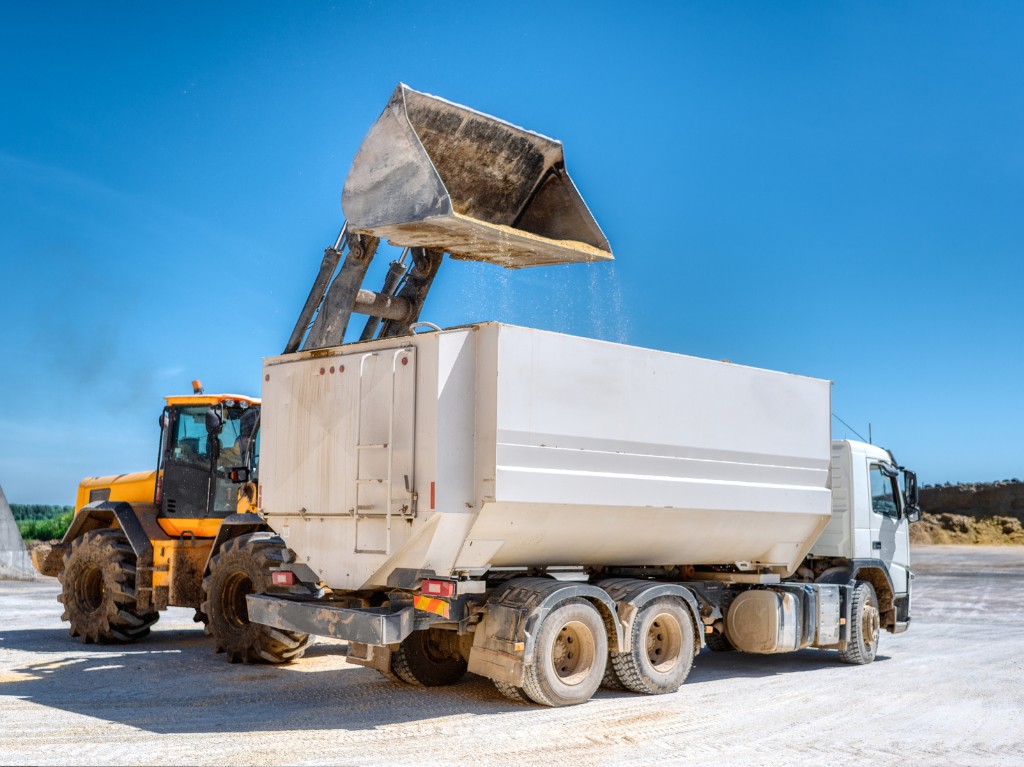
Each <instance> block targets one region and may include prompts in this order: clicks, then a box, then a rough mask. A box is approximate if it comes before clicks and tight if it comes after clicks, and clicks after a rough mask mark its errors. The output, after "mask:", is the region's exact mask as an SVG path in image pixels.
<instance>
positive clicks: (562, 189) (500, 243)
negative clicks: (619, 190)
mask: <svg viewBox="0 0 1024 767" xmlns="http://www.w3.org/2000/svg"><path fill="white" fill-rule="evenodd" d="M341 207H342V210H343V211H344V213H345V217H346V219H347V220H348V226H349V228H350V231H353V232H358V233H361V234H369V235H373V236H375V237H381V238H384V239H387V240H388V241H390V242H391V244H392V245H399V246H407V247H424V248H431V249H435V250H444V251H446V252H448V253H449V254H451V256H452V257H453V258H459V259H465V260H470V261H488V262H490V263H495V264H500V265H501V266H505V267H508V268H511V269H518V268H520V267H524V266H539V265H545V264H566V263H575V262H581V261H609V260H611V258H612V254H611V248H610V246H609V245H608V240H607V239H606V238H605V236H604V234H602V232H601V229H600V227H599V226H598V225H597V222H596V221H595V220H594V217H593V216H592V215H591V214H590V211H589V210H588V209H587V206H586V204H585V203H584V202H583V198H582V197H580V194H579V192H578V191H577V190H576V187H575V186H574V185H573V183H572V179H570V178H569V174H568V173H566V171H565V160H564V157H563V155H562V144H561V142H559V141H555V140H554V139H550V138H547V137H546V136H541V135H540V134H538V133H532V132H530V131H527V130H523V129H522V128H518V127H516V126H514V125H511V124H509V123H507V122H504V121H502V120H499V119H497V118H495V117H491V116H489V115H485V114H481V113H480V112H475V111H473V110H472V109H468V108H467V107H464V106H460V105H458V104H453V103H451V102H449V101H445V100H443V99H439V98H437V97H436V96H430V95H427V94H425V93H419V92H418V91H414V90H412V89H411V88H409V87H407V86H406V85H402V84H400V85H399V86H398V87H397V88H396V89H395V92H394V93H393V94H392V96H391V100H390V101H389V102H388V105H387V107H386V108H385V109H384V112H383V113H382V114H381V116H380V118H379V119H378V120H377V122H376V123H375V124H374V126H373V127H372V128H371V129H370V132H369V133H368V134H367V135H366V138H364V139H363V143H362V146H360V148H359V151H358V153H357V154H356V157H355V160H354V161H353V162H352V169H351V170H350V171H349V174H348V178H347V179H345V188H344V190H343V191H342V195H341Z"/></svg>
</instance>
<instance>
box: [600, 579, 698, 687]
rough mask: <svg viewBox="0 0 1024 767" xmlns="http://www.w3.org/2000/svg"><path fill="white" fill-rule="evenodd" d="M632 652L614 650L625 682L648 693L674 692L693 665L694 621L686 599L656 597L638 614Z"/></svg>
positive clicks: (614, 659) (618, 671)
mask: <svg viewBox="0 0 1024 767" xmlns="http://www.w3.org/2000/svg"><path fill="white" fill-rule="evenodd" d="M631 632H632V636H631V637H630V640H631V641H630V647H631V648H632V649H631V650H630V651H629V652H617V653H612V655H611V663H612V666H614V667H615V675H616V676H617V677H618V679H619V681H620V682H621V683H622V686H623V687H625V688H626V689H627V690H631V691H632V692H639V693H643V694H645V695H664V694H665V693H670V692H675V691H676V690H678V689H679V685H681V684H682V683H683V681H684V680H685V679H686V677H687V676H688V675H689V673H690V669H691V668H692V667H693V621H691V620H690V615H689V611H688V610H687V608H686V607H685V606H684V605H683V603H682V602H681V601H680V600H678V599H674V598H672V597H663V598H661V599H655V600H654V601H652V602H648V603H647V604H646V605H644V606H643V607H642V608H641V609H640V611H639V612H638V613H637V615H636V619H635V620H634V621H633V626H632V629H631Z"/></svg>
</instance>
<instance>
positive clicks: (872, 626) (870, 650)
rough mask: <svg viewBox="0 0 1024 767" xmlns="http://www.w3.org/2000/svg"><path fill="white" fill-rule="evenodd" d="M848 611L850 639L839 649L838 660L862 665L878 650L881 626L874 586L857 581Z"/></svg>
mask: <svg viewBox="0 0 1024 767" xmlns="http://www.w3.org/2000/svg"><path fill="white" fill-rule="evenodd" d="M850 613H851V619H850V623H851V625H850V639H849V641H848V642H847V643H846V649H845V650H840V651H839V660H841V661H843V663H850V664H852V665H854V666H863V665H865V664H867V663H870V662H871V661H873V660H874V659H875V654H876V653H877V652H878V636H879V634H880V633H881V628H882V627H881V615H880V614H879V612H878V597H877V596H876V595H875V587H874V586H872V585H871V584H870V583H868V582H866V581H860V582H859V583H857V585H856V587H855V588H854V589H853V605H852V609H851V611H850Z"/></svg>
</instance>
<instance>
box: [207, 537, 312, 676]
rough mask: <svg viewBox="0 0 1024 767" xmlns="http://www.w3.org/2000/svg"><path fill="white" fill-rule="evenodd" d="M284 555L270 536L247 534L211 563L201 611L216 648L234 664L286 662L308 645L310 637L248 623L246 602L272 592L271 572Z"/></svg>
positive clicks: (283, 547)
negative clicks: (253, 597) (248, 597)
mask: <svg viewBox="0 0 1024 767" xmlns="http://www.w3.org/2000/svg"><path fill="white" fill-rule="evenodd" d="M284 551H285V546H284V541H282V540H281V539H280V538H278V537H277V536H276V535H274V534H273V533H250V534H248V535H240V536H239V537H238V538H235V539H233V540H230V541H228V542H227V543H225V544H224V546H223V547H222V548H221V550H220V551H218V552H217V554H215V555H214V557H213V559H212V560H210V574H209V575H208V576H206V578H204V579H203V605H202V607H201V608H200V612H201V613H202V614H203V615H204V616H205V617H206V633H208V634H211V635H212V636H213V641H214V646H215V649H216V650H217V652H223V653H226V654H227V656H228V660H229V661H231V662H232V663H241V662H243V661H244V662H245V663H260V662H266V663H287V662H289V661H293V660H296V659H297V658H301V657H302V654H303V653H304V652H305V651H306V647H307V646H308V645H309V634H300V633H299V632H297V631H285V630H283V629H277V628H272V627H270V626H264V625H262V624H260V623H251V622H250V621H249V609H248V606H247V605H246V601H245V598H246V597H247V596H248V595H249V594H261V593H265V592H267V591H269V590H270V587H271V580H270V577H271V576H270V572H271V570H270V568H271V567H272V566H274V565H277V564H280V563H281V562H282V560H283V554H284Z"/></svg>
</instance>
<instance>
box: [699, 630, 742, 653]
mask: <svg viewBox="0 0 1024 767" xmlns="http://www.w3.org/2000/svg"><path fill="white" fill-rule="evenodd" d="M704 644H705V645H706V646H707V648H708V649H709V650H711V651H712V652H733V651H734V650H735V649H736V648H735V647H733V646H732V642H730V641H729V639H728V637H726V635H725V634H723V633H719V632H718V631H715V632H713V633H711V634H706V635H705V636H704Z"/></svg>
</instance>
